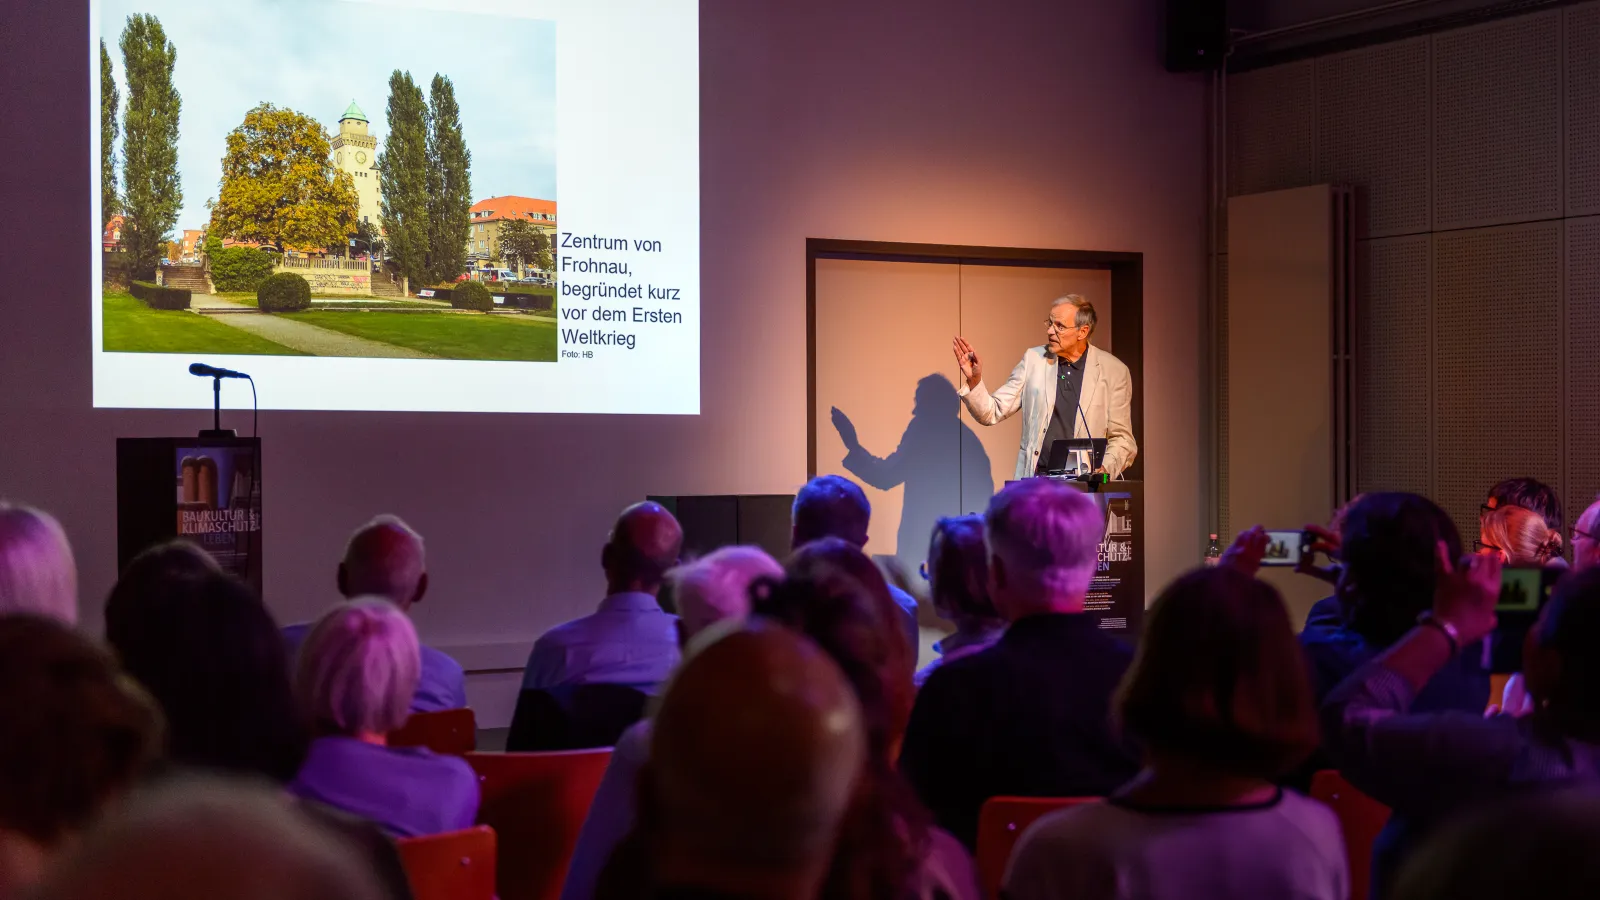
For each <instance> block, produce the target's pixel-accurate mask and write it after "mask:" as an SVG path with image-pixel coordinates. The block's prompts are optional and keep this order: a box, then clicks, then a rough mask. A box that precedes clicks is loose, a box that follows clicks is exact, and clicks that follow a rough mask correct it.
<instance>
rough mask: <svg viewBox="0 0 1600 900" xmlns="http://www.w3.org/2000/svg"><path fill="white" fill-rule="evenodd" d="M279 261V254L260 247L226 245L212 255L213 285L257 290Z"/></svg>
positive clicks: (242, 289)
mask: <svg viewBox="0 0 1600 900" xmlns="http://www.w3.org/2000/svg"><path fill="white" fill-rule="evenodd" d="M277 262H278V257H277V254H274V253H272V252H271V251H268V250H262V249H260V248H258V247H225V248H223V249H221V250H218V251H217V252H216V253H214V254H212V255H211V285H212V287H214V288H216V289H217V290H219V291H253V290H257V289H258V288H260V287H261V282H263V281H266V280H267V278H268V277H269V276H271V275H272V267H273V266H274V265H277Z"/></svg>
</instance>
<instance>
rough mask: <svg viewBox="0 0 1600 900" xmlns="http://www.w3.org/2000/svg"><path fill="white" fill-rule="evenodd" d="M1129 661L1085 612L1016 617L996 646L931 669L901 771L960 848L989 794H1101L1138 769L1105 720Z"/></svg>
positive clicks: (973, 832) (1124, 649)
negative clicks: (932, 670) (933, 670)
mask: <svg viewBox="0 0 1600 900" xmlns="http://www.w3.org/2000/svg"><path fill="white" fill-rule="evenodd" d="M1132 659H1133V651H1132V650H1131V649H1130V648H1129V647H1128V645H1126V644H1124V643H1123V642H1122V641H1120V640H1118V639H1117V638H1116V637H1113V636H1112V635H1110V634H1107V633H1106V632H1104V631H1101V630H1100V629H1099V626H1098V623H1097V622H1096V620H1095V619H1094V618H1093V617H1091V616H1088V615H1082V614H1079V615H1044V616H1030V617H1028V618H1025V619H1019V620H1017V621H1016V622H1013V623H1012V624H1011V627H1010V628H1008V629H1007V630H1006V633H1005V636H1004V637H1002V638H1001V639H1000V641H999V642H998V643H996V644H995V645H994V646H993V647H990V648H989V649H987V650H984V651H981V652H979V653H975V654H973V655H971V656H968V657H965V658H962V659H957V660H953V661H951V662H949V663H946V664H945V665H943V666H940V667H939V669H937V670H936V671H935V672H934V673H933V674H932V675H930V676H929V677H928V681H927V683H926V684H924V685H923V687H922V690H921V692H920V693H918V695H917V702H916V706H915V707H914V708H913V709H912V712H911V724H910V727H909V728H908V729H907V731H906V739H905V748H904V750H903V751H902V752H901V755H900V770H901V772H903V773H904V774H905V776H906V778H907V779H909V780H910V781H911V783H912V785H913V786H914V787H915V788H916V790H917V794H918V795H919V796H920V797H921V798H922V802H923V803H924V804H926V805H927V807H928V809H929V810H931V811H932V812H933V814H934V817H935V818H936V819H937V820H938V823H939V826H940V827H942V828H944V829H945V830H946V831H949V832H950V833H951V834H953V835H955V836H956V837H957V838H959V839H960V840H961V842H962V843H964V844H966V845H967V847H968V848H969V849H970V848H974V847H976V845H977V832H978V811H979V809H981V808H982V806H983V803H984V801H985V800H987V799H989V798H990V797H997V796H1023V797H1086V796H1094V797H1098V796H1104V795H1106V794H1109V793H1110V792H1111V791H1113V790H1115V789H1116V788H1117V787H1118V786H1120V785H1122V784H1123V783H1124V782H1126V781H1127V780H1128V779H1129V778H1132V777H1133V775H1134V774H1135V773H1136V772H1138V770H1139V762H1138V756H1137V753H1136V752H1135V751H1134V749H1133V748H1132V746H1131V744H1129V743H1128V742H1126V741H1123V740H1121V739H1119V738H1118V737H1117V736H1116V735H1115V734H1114V733H1113V731H1112V728H1111V695H1112V693H1113V692H1114V691H1115V690H1116V687H1117V683H1118V682H1119V681H1121V679H1122V675H1123V672H1125V671H1126V670H1127V668H1128V664H1129V663H1130V662H1131V661H1132Z"/></svg>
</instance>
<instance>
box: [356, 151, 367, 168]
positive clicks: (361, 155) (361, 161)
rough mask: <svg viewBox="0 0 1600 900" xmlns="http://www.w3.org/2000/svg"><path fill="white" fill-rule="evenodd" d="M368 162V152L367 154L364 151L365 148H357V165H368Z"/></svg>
mask: <svg viewBox="0 0 1600 900" xmlns="http://www.w3.org/2000/svg"><path fill="white" fill-rule="evenodd" d="M366 162H367V154H366V152H365V151H363V150H357V151H356V165H358V166H360V165H366Z"/></svg>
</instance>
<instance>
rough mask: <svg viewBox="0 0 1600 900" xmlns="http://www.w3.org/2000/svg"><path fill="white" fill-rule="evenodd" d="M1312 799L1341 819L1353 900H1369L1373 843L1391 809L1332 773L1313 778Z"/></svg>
mask: <svg viewBox="0 0 1600 900" xmlns="http://www.w3.org/2000/svg"><path fill="white" fill-rule="evenodd" d="M1311 796H1312V798H1314V799H1316V800H1319V801H1321V802H1322V803H1324V804H1326V805H1327V806H1328V808H1329V809H1332V810H1333V814H1334V815H1335V816H1338V817H1339V830H1340V831H1341V832H1343V834H1344V853H1345V858H1346V859H1347V860H1348V861H1349V863H1350V900H1367V889H1368V888H1369V887H1371V885H1372V842H1373V840H1374V839H1376V838H1377V836H1378V832H1380V831H1382V830H1383V826H1384V825H1385V824H1387V823H1388V821H1389V807H1387V806H1384V805H1383V804H1382V803H1379V802H1378V801H1376V800H1374V799H1372V798H1371V797H1368V796H1367V795H1366V794H1363V793H1361V792H1360V791H1358V790H1356V789H1355V787H1354V786H1352V785H1351V784H1350V782H1348V781H1345V780H1344V776H1343V775H1340V774H1339V773H1338V772H1336V771H1334V770H1333V769H1324V770H1322V771H1321V772H1318V773H1317V774H1316V775H1313V776H1312V778H1311Z"/></svg>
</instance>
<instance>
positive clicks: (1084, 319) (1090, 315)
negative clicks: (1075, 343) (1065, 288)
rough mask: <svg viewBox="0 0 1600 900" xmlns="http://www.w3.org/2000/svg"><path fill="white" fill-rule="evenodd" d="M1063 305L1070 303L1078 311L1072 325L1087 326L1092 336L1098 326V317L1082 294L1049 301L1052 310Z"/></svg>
mask: <svg viewBox="0 0 1600 900" xmlns="http://www.w3.org/2000/svg"><path fill="white" fill-rule="evenodd" d="M1063 303H1070V304H1072V305H1073V306H1074V307H1075V308H1076V309H1077V310H1078V314H1077V316H1076V317H1074V318H1073V320H1072V324H1074V325H1076V326H1078V327H1079V328H1082V327H1083V326H1085V325H1087V326H1089V333H1090V334H1094V329H1095V326H1097V325H1099V324H1100V317H1099V316H1097V315H1096V314H1095V311H1094V304H1093V303H1090V302H1089V301H1088V299H1087V298H1086V297H1084V296H1083V295H1082V294H1066V295H1064V296H1061V297H1057V298H1055V299H1054V300H1051V301H1050V309H1052V310H1054V309H1055V308H1056V307H1058V306H1060V305H1062V304H1063Z"/></svg>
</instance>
